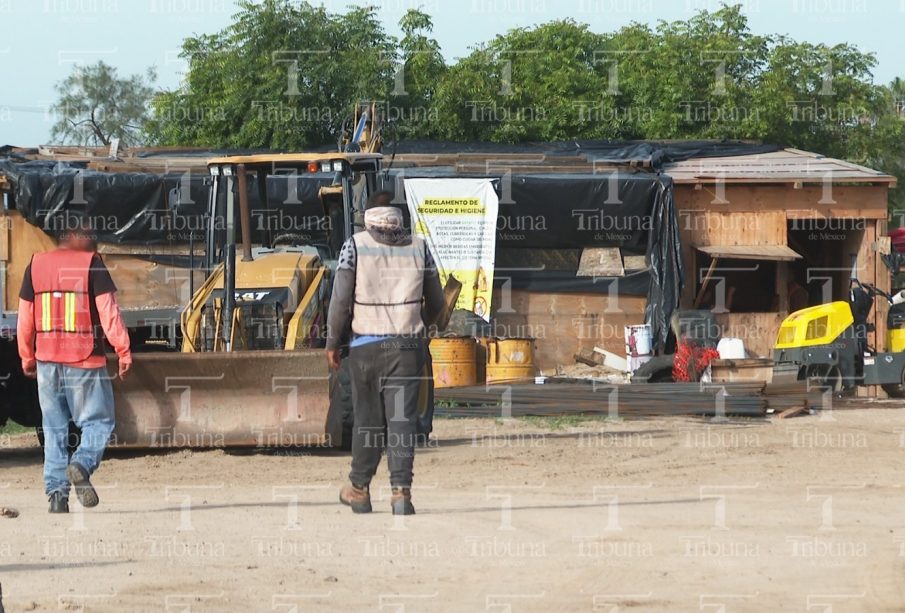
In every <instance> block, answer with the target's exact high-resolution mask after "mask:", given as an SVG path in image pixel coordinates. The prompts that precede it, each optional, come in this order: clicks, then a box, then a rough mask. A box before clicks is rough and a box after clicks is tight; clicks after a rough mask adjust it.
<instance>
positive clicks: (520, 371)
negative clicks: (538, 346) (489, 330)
mask: <svg viewBox="0 0 905 613" xmlns="http://www.w3.org/2000/svg"><path fill="white" fill-rule="evenodd" d="M478 342H480V343H481V346H482V348H483V349H484V351H485V352H486V362H485V366H484V368H485V380H486V382H487V383H502V382H506V381H518V380H525V379H533V378H534V374H535V372H534V339H533V338H482V339H480V341H478Z"/></svg>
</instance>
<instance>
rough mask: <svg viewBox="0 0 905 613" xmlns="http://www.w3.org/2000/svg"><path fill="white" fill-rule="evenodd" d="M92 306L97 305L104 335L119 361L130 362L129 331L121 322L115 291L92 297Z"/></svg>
mask: <svg viewBox="0 0 905 613" xmlns="http://www.w3.org/2000/svg"><path fill="white" fill-rule="evenodd" d="M94 306H96V307H97V315H98V318H99V319H100V320H101V327H102V328H103V329H104V336H106V337H107V340H108V341H110V344H111V345H113V350H114V351H116V356H117V357H118V358H119V361H120V363H121V364H122V363H126V364H131V363H132V350H131V348H130V346H129V331H128V330H127V329H126V325H125V324H124V323H123V317H122V314H121V313H120V312H119V305H118V304H117V303H116V293H115V292H107V293H105V294H101V295H99V296H95V298H94Z"/></svg>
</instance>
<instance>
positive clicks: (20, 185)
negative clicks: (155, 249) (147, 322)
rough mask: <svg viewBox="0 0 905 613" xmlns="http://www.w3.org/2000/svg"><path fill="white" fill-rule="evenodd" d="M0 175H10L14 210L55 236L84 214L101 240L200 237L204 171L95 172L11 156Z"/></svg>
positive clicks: (0, 166)
mask: <svg viewBox="0 0 905 613" xmlns="http://www.w3.org/2000/svg"><path fill="white" fill-rule="evenodd" d="M0 174H3V175H5V176H6V177H7V178H8V179H9V182H10V184H11V186H12V190H11V195H12V199H13V204H14V206H15V207H16V209H17V210H18V211H19V212H21V213H22V215H23V216H24V217H25V218H26V219H27V220H28V221H29V223H31V224H33V225H35V226H38V227H39V228H42V229H43V230H44V231H45V232H47V233H48V234H51V235H54V236H56V235H59V234H60V233H61V232H62V231H64V230H66V229H67V228H71V227H72V226H73V224H74V223H77V221H78V220H79V219H88V220H90V223H91V226H92V228H93V229H94V231H95V234H96V236H97V239H98V240H99V241H100V242H105V243H117V244H162V243H173V242H188V241H189V240H190V239H191V238H194V239H195V240H202V239H203V237H204V228H205V225H204V223H203V220H202V219H203V216H204V214H205V211H206V210H207V197H208V178H207V177H206V176H205V175H202V174H198V173H195V174H175V173H170V174H163V175H157V174H152V173H139V172H118V173H112V172H99V171H95V170H87V169H85V168H83V167H81V165H79V164H66V163H56V162H46V161H29V162H24V163H15V162H13V161H12V160H9V159H6V160H2V159H0ZM171 194H172V195H171ZM174 202H176V203H177V204H175V205H174V204H173V203H174Z"/></svg>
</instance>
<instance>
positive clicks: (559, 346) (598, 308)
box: [493, 290, 647, 373]
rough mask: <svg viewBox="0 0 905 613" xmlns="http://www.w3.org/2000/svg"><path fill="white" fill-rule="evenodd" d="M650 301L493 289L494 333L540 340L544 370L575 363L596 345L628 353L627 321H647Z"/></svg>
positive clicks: (540, 364)
mask: <svg viewBox="0 0 905 613" xmlns="http://www.w3.org/2000/svg"><path fill="white" fill-rule="evenodd" d="M646 302H647V300H646V299H645V298H644V297H640V296H614V297H613V298H610V297H609V296H607V295H605V294H604V295H601V294H578V293H556V292H552V293H539V292H528V291H521V290H513V291H510V292H508V299H507V298H504V296H503V294H502V290H496V291H495V292H494V298H493V303H494V317H495V318H496V319H495V322H496V327H495V329H494V330H493V333H494V335H495V336H501V337H533V338H536V339H537V342H536V351H537V353H536V355H535V361H536V364H537V367H538V368H539V369H541V370H543V371H544V372H549V373H552V372H554V371H555V369H556V366H558V365H562V364H574V363H575V359H574V355H575V354H576V353H578V352H579V351H583V350H587V351H590V350H591V349H593V348H594V347H595V346H597V347H603V348H604V349H607V350H608V351H612V352H613V353H618V354H620V355H623V354H624V353H625V342H624V334H623V330H624V327H625V326H626V325H629V324H640V323H644V307H645V304H646Z"/></svg>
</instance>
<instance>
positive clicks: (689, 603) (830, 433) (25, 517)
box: [0, 405, 905, 613]
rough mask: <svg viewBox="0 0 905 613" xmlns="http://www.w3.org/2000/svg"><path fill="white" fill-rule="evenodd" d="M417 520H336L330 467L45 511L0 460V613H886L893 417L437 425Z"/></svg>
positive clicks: (161, 462)
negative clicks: (0, 611) (62, 512)
mask: <svg viewBox="0 0 905 613" xmlns="http://www.w3.org/2000/svg"><path fill="white" fill-rule="evenodd" d="M436 434H437V437H438V441H437V444H436V445H435V446H432V447H431V448H428V449H424V450H420V451H419V454H418V457H417V461H416V487H415V490H414V501H415V504H416V507H417V509H418V515H416V516H413V517H406V518H394V517H393V516H392V515H391V514H390V513H389V504H388V497H389V492H388V490H387V488H386V487H385V486H384V483H385V479H386V471H385V466H383V467H382V468H381V471H380V473H378V476H377V479H376V481H375V484H374V487H373V495H374V497H375V499H376V500H375V512H374V513H372V514H371V515H364V516H356V515H353V514H352V513H351V512H350V511H349V510H348V509H347V508H345V507H342V506H340V505H339V504H338V503H337V491H338V489H339V487H340V485H342V483H343V480H344V478H345V475H346V473H347V471H348V463H349V458H348V456H347V455H345V454H343V453H340V452H333V451H317V452H315V453H301V452H298V451H291V450H287V451H284V452H256V453H247V452H246V453H231V452H230V453H226V452H224V451H222V450H216V451H198V452H189V451H174V452H169V453H161V452H158V453H155V454H153V455H145V456H143V455H137V454H135V453H129V452H123V451H118V452H113V453H111V454H109V455H110V456H112V457H109V459H108V460H107V461H106V462H105V464H104V465H103V466H102V467H101V470H100V472H98V474H97V475H96V477H95V482H96V484H97V485H98V486H99V488H100V490H99V491H100V495H101V505H100V506H99V507H97V508H96V509H93V510H88V511H84V512H82V511H81V509H79V507H78V504H77V503H76V502H75V500H74V499H73V501H72V502H73V504H72V506H73V511H74V512H73V513H71V514H70V515H68V516H53V515H48V514H47V512H46V501H45V499H44V496H43V493H42V488H41V456H40V452H39V449H38V448H37V447H36V445H35V443H34V442H33V437H31V436H30V435H16V436H12V437H7V438H6V439H4V440H3V441H2V449H0V506H8V507H15V508H17V509H18V510H19V511H20V513H21V514H20V515H19V517H18V518H16V519H6V518H0V583H2V589H3V603H4V604H5V606H6V611H7V612H10V613H11V612H14V611H16V612H17V611H45V610H48V611H56V610H76V611H79V610H84V611H126V610H135V611H161V610H163V611H193V612H195V611H333V612H336V611H344V610H368V611H406V612H414V611H503V612H508V611H511V612H513V613H518V612H520V611H539V612H540V611H543V612H549V611H595V610H596V611H605V612H612V611H661V610H662V611H666V610H669V611H725V612H728V613H731V612H735V611H756V612H759V613H760V612H769V611H821V612H827V611H832V612H836V613H839V612H848V611H905V487H903V484H905V411H902V410H890V408H889V406H888V405H887V408H882V409H878V408H872V409H869V410H858V411H853V410H846V411H841V410H836V411H833V412H831V413H827V414H822V415H819V416H805V417H799V418H794V419H789V420H784V421H778V420H777V421H744V422H734V423H728V424H725V423H723V424H721V423H711V422H710V421H707V420H703V419H700V420H699V419H690V418H673V419H660V420H650V421H626V422H603V421H591V422H584V423H580V424H576V423H567V424H562V423H555V422H549V421H539V420H538V421H532V420H519V421H515V422H505V423H503V422H498V421H494V420H439V421H438V422H437V429H436Z"/></svg>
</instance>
